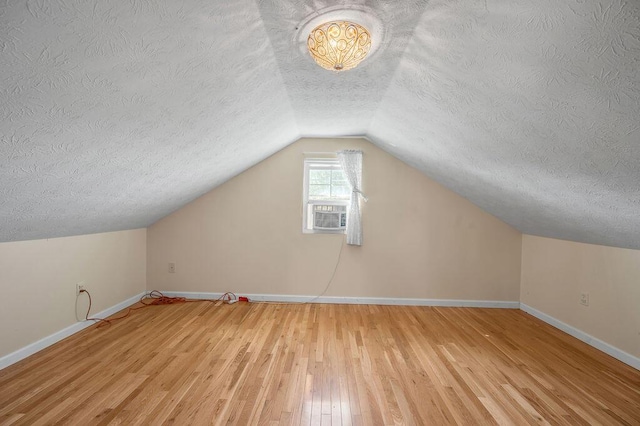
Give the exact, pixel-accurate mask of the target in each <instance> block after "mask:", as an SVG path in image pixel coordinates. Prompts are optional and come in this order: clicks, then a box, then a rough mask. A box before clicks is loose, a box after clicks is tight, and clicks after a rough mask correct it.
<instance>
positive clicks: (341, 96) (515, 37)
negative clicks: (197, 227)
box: [0, 0, 640, 248]
mask: <svg viewBox="0 0 640 426" xmlns="http://www.w3.org/2000/svg"><path fill="white" fill-rule="evenodd" d="M338 6H344V7H356V8H359V9H363V10H368V11H370V12H371V13H372V14H374V15H375V16H376V17H377V18H378V19H379V20H380V21H381V22H382V23H383V25H384V42H383V44H382V46H381V48H380V49H379V50H378V51H377V52H376V53H375V54H374V55H373V56H372V57H371V58H370V59H369V60H368V61H366V62H365V63H363V64H362V65H361V66H360V67H359V68H356V69H355V70H351V71H348V72H345V73H339V74H336V73H332V72H328V71H325V70H323V69H321V68H319V67H317V66H316V65H315V64H314V63H313V61H312V60H311V59H310V58H309V57H308V56H307V55H306V54H305V53H304V52H303V51H302V50H301V49H300V46H299V42H298V39H299V35H298V34H297V31H298V30H297V28H299V27H300V23H301V22H303V21H304V20H305V19H306V18H308V17H309V16H313V14H314V13H317V12H319V11H322V10H326V9H327V8H328V9H332V8H335V7H338ZM0 25H1V28H2V29H1V30H0V96H1V97H0V155H1V157H0V167H1V168H0V241H13V240H25V239H34V238H45V237H55V236H63V235H76V234H84V233H92V232H101V231H110V230H119V229H130V228H136V227H144V226H147V225H150V224H151V223H153V222H155V221H156V220H158V219H159V218H161V217H164V216H165V215H167V214H168V213H170V212H172V211H174V210H175V209H177V208H179V207H181V206H183V205H184V204H185V203H187V202H189V201H190V200H192V199H194V198H196V197H197V196H199V195H201V194H203V193H204V192H207V191H208V190H210V189H212V188H214V187H215V186H217V185H219V184H220V183H222V182H224V181H226V180H228V179H229V178H231V177H233V176H235V175H236V174H238V173H240V172H242V171H243V170H246V169H247V168H248V167H250V166H251V165H253V164H255V163H257V162H259V161H261V160H263V159H264V158H266V157H267V156H269V155H271V154H273V153H274V152H276V151H278V150H280V149H282V148H283V147H285V146H286V145H288V144H290V143H292V142H293V141H295V140H297V139H298V138H299V137H301V136H347V135H363V136H366V137H368V138H369V139H370V140H371V141H372V142H373V143H375V144H376V145H378V146H380V147H381V148H383V149H385V150H386V151H387V152H389V153H391V154H393V155H395V156H397V157H398V158H400V159H402V160H403V161H405V162H407V163H409V164H410V165H412V166H414V167H417V168H418V169H420V170H422V171H423V172H424V173H425V174H426V175H428V176H430V177H432V178H433V179H435V180H437V181H438V182H440V183H442V184H444V185H445V186H447V187H448V188H450V189H452V190H454V191H456V192H458V193H459V194H461V195H463V196H464V197H466V198H468V199H470V200H471V201H473V202H474V203H476V204H478V205H479V206H481V207H482V208H484V209H485V210H487V211H489V212H490V213H492V214H494V215H496V216H497V217H499V218H501V219H503V220H504V221H505V222H507V223H509V224H511V225H513V226H514V227H516V228H517V229H519V230H521V231H523V232H526V233H530V234H535V235H543V236H551V237H556V238H563V239H569V240H576V241H583V242H591V243H598V244H606V245H613V246H620V247H630V248H640V214H639V212H640V187H639V182H640V3H639V2H635V1H633V2H624V1H618V0H614V1H604V0H603V1H596V0H566V1H564V0H516V1H512V0H504V1H494V0H487V1H484V2H480V1H476V0H459V1H451V0H435V1H415V0H414V1H392V0H387V1H360V2H335V1H314V2H302V1H296V0H270V1H263V0H258V1H256V0H254V1H250V0H234V1H221V0H214V1H205V0H186V1H179V2H176V1H169V0H160V1H144V0H128V1H124V0H114V1H109V2H104V1H97V0H96V1H93V2H88V1H74V0H66V1H62V0H53V1H41V0H38V1H21V2H17V1H15V2H14V1H12V2H6V1H5V2H4V3H3V2H0Z"/></svg>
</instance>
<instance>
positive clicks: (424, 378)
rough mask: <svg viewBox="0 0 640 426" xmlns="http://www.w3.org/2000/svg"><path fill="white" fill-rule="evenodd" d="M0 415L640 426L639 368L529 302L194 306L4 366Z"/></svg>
mask: <svg viewBox="0 0 640 426" xmlns="http://www.w3.org/2000/svg"><path fill="white" fill-rule="evenodd" d="M0 424H2V425H9V424H29V425H43V424H72V425H116V424H122V425H133V424H153V425H156V424H177V425H191V424H193V425H199V424H235V425H253V424H264V425H290V424H291V425H298V424H304V425H310V424H311V425H392V424H407V425H411V424H413V425H446V424H461V425H478V424H515V425H521V424H522V425H526V424H559V425H574V424H578V425H595V424H602V425H613V424H623V425H639V424H640V372H639V371H638V370H635V369H633V368H631V367H628V366H626V365H624V364H622V363H620V362H619V361H617V360H615V359H613V358H611V357H609V356H607V355H605V354H603V353H601V352H599V351H597V350H595V349H593V348H591V347H589V346H587V345H585V344H583V343H582V342H580V341H578V340H576V339H574V338H572V337H570V336H568V335H566V334H564V333H562V332H560V331H558V330H556V329H554V328H552V327H550V326H548V325H546V324H544V323H542V322H541V321H539V320H537V319H535V318H533V317H531V316H530V315H528V314H526V313H524V312H522V311H519V310H506V309H472V308H434V307H401V306H369V305H321V304H314V305H273V304H243V303H237V304H235V305H220V306H215V305H214V304H212V303H208V302H199V303H186V304H180V305H169V306H152V307H149V308H145V309H140V310H137V311H135V312H133V313H132V315H131V316H130V317H129V318H127V319H124V320H122V321H119V322H116V323H114V324H113V325H112V326H110V327H101V328H96V327H91V328H89V329H86V330H84V331H83V332H80V333H78V334H76V335H74V336H72V337H70V338H68V339H65V340H64V341H62V342H60V343H58V344H56V345H54V346H51V347H49V348H47V349H46V350H44V351H42V352H40V353H38V354H36V355H34V356H32V357H30V358H27V359H25V360H23V361H21V362H20V363H17V364H15V365H13V366H11V367H8V368H6V369H4V370H2V371H0Z"/></svg>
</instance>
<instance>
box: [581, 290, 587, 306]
mask: <svg viewBox="0 0 640 426" xmlns="http://www.w3.org/2000/svg"><path fill="white" fill-rule="evenodd" d="M580 304H581V305H584V306H589V293H580Z"/></svg>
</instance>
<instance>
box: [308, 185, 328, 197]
mask: <svg viewBox="0 0 640 426" xmlns="http://www.w3.org/2000/svg"><path fill="white" fill-rule="evenodd" d="M330 196H331V186H330V185H309V199H312V200H320V199H323V198H329V197H330Z"/></svg>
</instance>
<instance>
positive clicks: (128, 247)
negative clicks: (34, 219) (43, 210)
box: [0, 229, 146, 357]
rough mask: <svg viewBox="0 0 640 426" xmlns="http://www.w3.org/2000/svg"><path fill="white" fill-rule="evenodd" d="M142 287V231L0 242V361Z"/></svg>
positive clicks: (136, 291)
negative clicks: (81, 292)
mask: <svg viewBox="0 0 640 426" xmlns="http://www.w3.org/2000/svg"><path fill="white" fill-rule="evenodd" d="M80 281H84V282H85V285H86V288H87V289H88V290H89V291H90V292H91V295H92V297H93V308H92V312H93V313H96V312H99V311H102V310H104V309H106V308H109V307H111V306H114V305H116V304H118V303H120V302H122V301H124V300H126V299H128V298H130V297H132V296H134V295H136V294H138V293H141V292H143V291H144V289H145V283H146V229H138V230H133V231H121V232H110V233H103V234H93V235H82V236H76V237H66V238H54V239H48V240H35V241H21V242H11V243H1V244H0V294H1V295H2V297H0V357H2V356H4V355H7V354H9V353H11V352H13V351H15V350H17V349H20V348H22V347H24V346H26V345H29V344H30V343H33V342H36V341H38V340H40V339H42V338H44V337H46V336H49V335H51V334H53V333H55V332H58V331H60V330H62V329H64V328H65V327H68V326H70V325H72V324H74V323H76V322H77V321H78V319H80V318H84V315H85V313H86V309H87V299H86V296H80V297H79V298H78V299H77V300H76V293H75V292H76V289H75V285H76V283H78V282H80Z"/></svg>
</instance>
